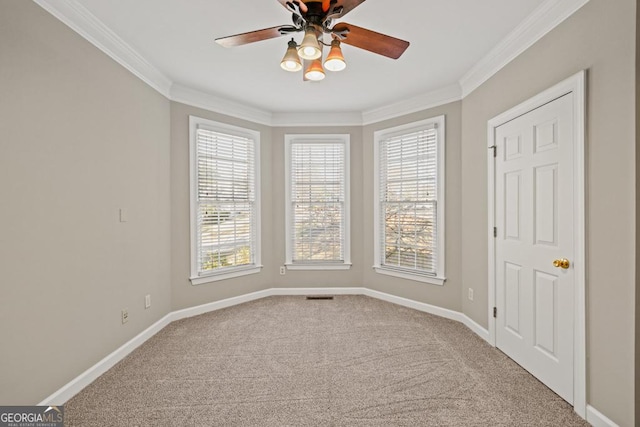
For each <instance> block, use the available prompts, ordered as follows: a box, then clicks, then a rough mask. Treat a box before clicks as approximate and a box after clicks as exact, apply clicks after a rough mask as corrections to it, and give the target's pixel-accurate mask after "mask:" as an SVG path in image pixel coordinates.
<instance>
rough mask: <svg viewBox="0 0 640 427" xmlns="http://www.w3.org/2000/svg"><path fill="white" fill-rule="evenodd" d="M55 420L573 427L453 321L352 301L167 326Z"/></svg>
mask: <svg viewBox="0 0 640 427" xmlns="http://www.w3.org/2000/svg"><path fill="white" fill-rule="evenodd" d="M65 418H66V421H67V423H66V425H68V426H101V427H103V426H586V425H588V424H587V423H586V422H584V421H583V420H581V419H580V418H579V417H578V416H577V415H576V414H575V413H574V412H573V409H572V408H571V406H570V405H568V404H567V403H566V402H565V401H563V400H562V399H561V398H559V397H558V396H557V395H556V394H554V393H553V392H551V391H550V390H549V389H548V388H547V387H545V386H544V385H543V384H541V383H540V382H538V381H537V380H536V379H535V378H533V377H532V376H531V375H529V374H528V373H527V372H526V371H524V370H523V369H522V368H520V367H519V366H518V365H517V364H515V363H514V362H512V361H511V360H510V359H508V358H507V357H506V356H504V355H503V354H502V353H501V352H500V351H498V350H496V349H494V348H492V347H491V346H489V345H488V344H486V343H485V342H484V341H482V340H481V339H480V338H479V337H477V336H476V335H475V334H474V333H473V332H471V331H469V330H468V329H467V328H466V327H465V326H464V325H462V324H460V323H457V322H454V321H450V320H446V319H442V318H439V317H436V316H431V315H429V314H425V313H422V312H418V311H415V310H411V309H408V308H404V307H400V306H397V305H394V304H390V303H387V302H383V301H379V300H376V299H373V298H368V297H364V296H337V297H335V299H334V300H330V301H324V300H316V301H313V300H306V299H305V298H304V297H270V298H265V299H261V300H258V301H253V302H250V303H246V304H242V305H239V306H235V307H231V308H228V309H225V310H220V311H216V312H212V313H208V314H204V315H201V316H198V317H193V318H190V319H184V320H181V321H177V322H174V323H172V324H171V325H169V326H167V327H166V328H165V329H163V330H162V331H160V332H159V333H158V334H157V335H156V336H154V337H153V338H152V339H150V340H149V341H147V342H146V343H145V344H144V345H142V346H141V347H140V348H138V349H137V350H136V351H134V352H133V353H132V354H131V355H129V356H128V357H127V358H125V359H124V360H123V361H121V362H120V363H118V364H117V365H116V366H114V367H113V368H112V369H111V370H110V371H108V372H107V373H105V374H104V375H103V376H101V377H100V378H98V379H97V380H96V381H95V382H94V383H93V384H91V385H90V386H88V387H87V388H86V389H85V390H83V391H82V392H81V393H79V394H78V395H77V396H75V397H74V398H72V399H71V400H70V401H68V402H67V403H66V405H65Z"/></svg>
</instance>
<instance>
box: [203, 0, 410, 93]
mask: <svg viewBox="0 0 640 427" xmlns="http://www.w3.org/2000/svg"><path fill="white" fill-rule="evenodd" d="M278 1H279V2H280V4H282V5H283V6H284V7H285V8H286V9H287V10H288V11H289V12H291V14H292V15H291V17H292V20H293V25H280V26H277V27H271V28H265V29H262V30H256V31H250V32H248V33H242V34H236V35H233V36H227V37H220V38H217V39H216V40H215V41H216V42H217V43H218V44H220V45H222V46H224V47H233V46H241V45H245V44H249V43H254V42H258V41H261V40H268V39H272V38H276V37H280V36H284V35H290V34H293V33H300V32H304V34H305V35H304V38H303V40H302V43H301V44H300V45H298V44H297V43H296V41H295V39H294V38H292V39H291V41H289V42H288V47H287V51H286V53H285V56H284V58H283V59H282V62H281V63H280V65H281V67H282V68H283V69H284V70H286V71H292V72H295V71H299V70H301V69H304V73H303V79H304V80H316V81H317V80H322V79H323V78H324V77H325V74H324V69H323V67H322V62H321V58H322V46H323V45H324V46H330V47H331V49H330V51H329V54H328V55H327V58H326V59H325V62H324V67H325V68H326V69H328V70H330V71H340V70H343V69H344V68H345V67H346V62H345V60H344V56H343V55H342V50H341V48H340V44H341V43H346V44H348V45H351V46H355V47H357V48H360V49H364V50H367V51H369V52H373V53H377V54H379V55H383V56H386V57H388V58H392V59H398V58H399V57H400V56H401V55H402V54H403V53H404V51H405V50H406V49H407V47H409V42H407V41H404V40H400V39H397V38H395V37H391V36H388V35H385V34H380V33H377V32H375V31H371V30H367V29H365V28H361V27H357V26H355V25H353V24H348V23H346V22H339V23H337V24H335V25H333V26H332V23H333V21H334V20H335V19H340V18H342V17H344V15H346V14H347V13H349V12H350V11H352V10H353V9H355V8H356V7H357V6H358V5H360V4H361V3H364V1H365V0H278ZM324 34H327V35H329V36H331V39H332V40H331V44H327V43H325V42H324Z"/></svg>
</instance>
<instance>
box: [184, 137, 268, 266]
mask: <svg viewBox="0 0 640 427" xmlns="http://www.w3.org/2000/svg"><path fill="white" fill-rule="evenodd" d="M196 146H197V151H196V156H197V158H196V165H197V171H196V178H197V186H196V192H197V195H196V196H197V213H196V215H197V218H196V224H197V232H196V236H197V254H196V256H197V266H198V274H206V273H208V272H214V271H216V270H220V269H224V268H227V267H238V266H243V265H250V264H253V263H254V257H255V251H256V203H255V201H256V191H255V186H256V183H255V178H254V177H255V141H254V140H253V139H252V138H248V137H245V136H241V135H231V134H229V133H224V132H218V131H214V130H210V129H206V128H201V127H199V128H198V129H197V130H196Z"/></svg>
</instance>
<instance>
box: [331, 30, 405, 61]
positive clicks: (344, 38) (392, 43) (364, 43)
mask: <svg viewBox="0 0 640 427" xmlns="http://www.w3.org/2000/svg"><path fill="white" fill-rule="evenodd" d="M331 31H332V32H333V33H334V34H336V35H337V36H338V38H339V39H340V41H341V42H342V43H346V44H348V45H351V46H355V47H359V48H360V49H364V50H368V51H369V52H373V53H377V54H378V55H383V56H386V57H388V58H392V59H398V58H400V56H401V55H402V54H403V53H404V51H405V50H407V48H408V47H409V42H408V41H404V40H400V39H397V38H395V37H391V36H387V35H385V34H380V33H376V32H375V31H371V30H367V29H366V28H361V27H357V26H355V25H353V24H347V23H346V22H340V23H338V24H336V25H335V26H334V27H333V29H332V30H331Z"/></svg>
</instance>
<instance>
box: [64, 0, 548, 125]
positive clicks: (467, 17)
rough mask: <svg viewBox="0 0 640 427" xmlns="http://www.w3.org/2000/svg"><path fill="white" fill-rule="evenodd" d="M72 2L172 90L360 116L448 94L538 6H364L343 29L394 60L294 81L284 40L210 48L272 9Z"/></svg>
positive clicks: (374, 0) (251, 1)
mask: <svg viewBox="0 0 640 427" xmlns="http://www.w3.org/2000/svg"><path fill="white" fill-rule="evenodd" d="M67 1H70V0H67ZM73 1H74V3H76V5H79V6H80V7H82V8H84V9H86V11H89V12H90V14H91V15H93V17H91V18H92V19H93V18H94V17H95V18H97V20H98V21H100V22H101V23H102V24H104V26H106V27H107V28H108V29H109V30H111V31H112V32H113V33H114V34H115V35H116V36H117V37H118V38H120V39H122V41H124V42H125V43H126V44H128V45H129V46H130V47H131V48H133V50H135V51H136V52H137V53H138V54H139V55H140V56H141V57H142V58H143V59H144V60H146V61H147V62H149V63H150V64H151V65H152V66H153V67H155V68H157V69H158V70H159V71H160V72H161V73H162V74H164V75H165V76H166V77H168V78H169V79H170V80H171V81H172V82H173V83H174V84H175V85H180V86H183V87H187V88H191V89H195V90H197V91H199V92H203V93H206V94H209V95H213V96H215V97H219V98H223V99H226V100H231V101H235V102H237V103H240V104H242V105H246V106H248V107H254V108H256V109H259V110H263V111H266V112H270V113H289V112H295V113H309V112H316V113H339V112H361V111H365V110H371V109H375V108H379V107H383V106H385V105H388V104H391V103H394V102H398V101H401V100H403V99H407V98H411V97H415V96H419V95H420V94H423V93H430V92H433V91H435V90H438V89H442V88H446V87H450V86H452V85H457V84H458V82H459V81H460V79H461V78H462V77H463V76H464V75H465V74H466V73H467V72H468V71H469V70H470V69H471V68H472V67H473V66H474V65H476V64H477V63H478V62H479V61H480V60H482V59H483V58H485V57H486V56H487V54H488V53H490V52H491V50H492V48H494V47H495V46H496V45H497V44H499V43H500V42H501V41H502V40H503V39H505V37H507V36H508V35H509V34H510V33H511V34H513V31H514V29H516V28H517V27H518V26H519V25H520V24H521V23H522V22H523V21H524V20H525V19H526V18H527V17H528V16H530V15H531V14H532V13H534V11H536V8H539V7H541V5H542V4H543V3H545V1H544V0H518V1H513V0H482V1H480V0H456V1H450V0H387V1H384V0H368V1H365V2H364V3H362V4H361V5H360V6H358V7H357V8H356V9H354V10H353V11H351V12H350V13H348V14H347V15H346V17H345V19H343V21H346V22H349V23H352V24H355V25H357V26H360V27H365V28H367V29H371V30H374V31H377V32H381V33H384V34H388V35H391V36H394V37H397V38H401V39H404V40H407V41H409V42H410V43H411V45H410V46H409V48H408V49H407V51H406V52H405V53H404V55H403V56H401V57H400V58H399V59H398V60H392V59H388V58H386V57H382V56H379V55H376V54H373V53H370V52H366V51H363V50H360V49H357V48H354V47H352V46H348V45H343V53H344V55H345V58H346V60H347V63H348V66H347V69H346V70H344V71H342V72H339V73H330V72H327V77H326V78H325V79H324V80H323V81H321V82H303V81H302V76H301V73H300V72H299V73H295V74H294V73H288V72H285V71H283V70H282V69H281V68H280V66H279V63H280V60H281V58H282V55H283V54H284V51H285V49H286V46H287V41H288V38H287V37H286V36H285V37H281V38H277V39H271V40H265V41H261V42H257V43H253V44H250V45H245V46H240V47H235V48H224V47H222V46H219V45H218V44H216V43H214V39H215V38H217V37H222V36H227V35H232V34H237V33H242V32H247V31H252V30H257V29H262V28H266V27H272V26H276V25H282V24H290V23H291V15H290V13H289V12H288V11H287V10H286V9H284V8H283V7H282V6H281V5H280V4H279V3H278V2H277V1H276V0H243V1H225V2H221V1H214V0H190V1H182V0H162V1H157V0H135V1H131V0H110V1H104V0H73ZM546 3H549V1H548V0H547V2H546ZM86 11H85V12H86ZM296 38H297V39H299V38H301V35H300V34H297V35H296ZM298 41H300V40H298Z"/></svg>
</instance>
